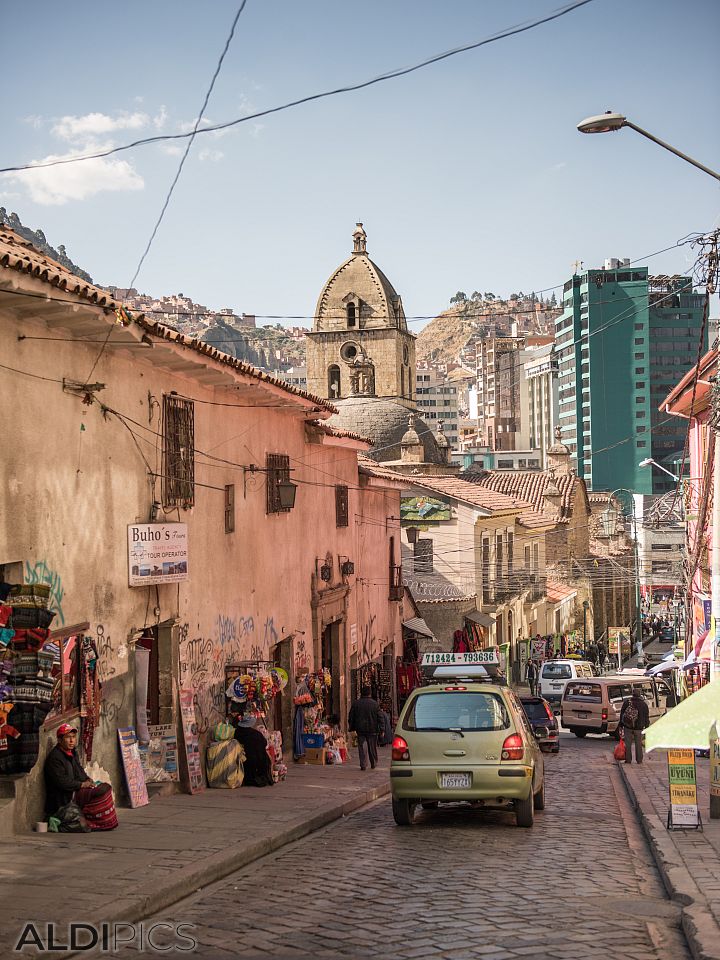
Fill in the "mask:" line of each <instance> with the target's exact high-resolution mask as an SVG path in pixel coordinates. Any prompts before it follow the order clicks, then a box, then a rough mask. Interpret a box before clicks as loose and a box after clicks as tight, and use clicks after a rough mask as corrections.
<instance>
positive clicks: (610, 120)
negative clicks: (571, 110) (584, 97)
mask: <svg viewBox="0 0 720 960" xmlns="http://www.w3.org/2000/svg"><path fill="white" fill-rule="evenodd" d="M623 127H630V129H631V130H634V131H635V132H636V133H641V134H642V135H643V137H647V139H648V140H652V142H653V143H657V144H658V146H660V147H663V148H664V149H665V150H669V151H670V153H674V154H675V156H676V157H680V159H681V160H687V162H688V163H691V164H692V165H693V166H694V167H698V169H700V170H702V171H703V172H704V173H708V174H710V176H711V177H715V179H716V180H720V173H716V172H715V171H714V170H711V169H710V167H706V166H704V165H703V164H702V163H698V161H697V160H693V158H692V157H688V155H687V154H686V153H681V152H680V151H679V150H676V149H675V147H671V146H670V144H669V143H665V141H664V140H659V139H658V138H657V137H654V136H653V135H652V134H651V133H648V131H647V130H643V128H642V127H638V126H636V125H635V124H634V123H632V122H631V121H630V120H628V118H627V117H624V116H623V115H622V114H621V113H613V112H612V110H608V111H607V113H601V114H600V115H599V116H597V117H588V118H587V119H586V120H581V121H580V123H579V124H578V125H577V128H578V130H579V131H580V133H613V132H614V131H615V130H622V128H623Z"/></svg>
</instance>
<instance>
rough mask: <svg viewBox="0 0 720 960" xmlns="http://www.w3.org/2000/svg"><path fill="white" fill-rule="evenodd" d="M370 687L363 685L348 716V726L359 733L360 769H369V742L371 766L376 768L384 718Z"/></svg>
mask: <svg viewBox="0 0 720 960" xmlns="http://www.w3.org/2000/svg"><path fill="white" fill-rule="evenodd" d="M370 694H371V690H370V687H363V688H362V689H361V691H360V699H359V700H356V701H355V703H354V704H353V705H352V706H351V707H350V715H349V717H348V727H349V728H350V730H354V731H355V733H357V740H358V756H359V758H360V769H361V770H366V769H367V760H366V758H365V746H366V744H367V752H368V757H369V758H370V766H371V767H372V769H373V770H374V769H375V765H376V764H377V761H378V752H377V746H378V743H377V741H378V733H379V731H380V726H381V721H382V718H381V717H380V707H379V706H378V703H377V701H376V700H373V698H372V697H371V695H370Z"/></svg>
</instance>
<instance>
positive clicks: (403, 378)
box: [400, 367, 405, 397]
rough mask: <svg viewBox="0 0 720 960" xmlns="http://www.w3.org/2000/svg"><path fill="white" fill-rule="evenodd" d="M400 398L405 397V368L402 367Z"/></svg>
mask: <svg viewBox="0 0 720 960" xmlns="http://www.w3.org/2000/svg"><path fill="white" fill-rule="evenodd" d="M400 396H401V397H404V396H405V367H400Z"/></svg>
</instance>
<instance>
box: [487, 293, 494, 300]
mask: <svg viewBox="0 0 720 960" xmlns="http://www.w3.org/2000/svg"><path fill="white" fill-rule="evenodd" d="M485 299H486V300H494V299H495V294H494V293H486V294H485Z"/></svg>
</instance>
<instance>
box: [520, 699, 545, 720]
mask: <svg viewBox="0 0 720 960" xmlns="http://www.w3.org/2000/svg"><path fill="white" fill-rule="evenodd" d="M522 706H523V710H524V711H525V715H526V716H527V717H528V719H530V720H532V721H533V723H540V722H542V723H547V721H548V715H547V710H546V709H545V704H544V703H542V702H541V701H540V700H530V701H529V702H526V701H525V700H523V701H522Z"/></svg>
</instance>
